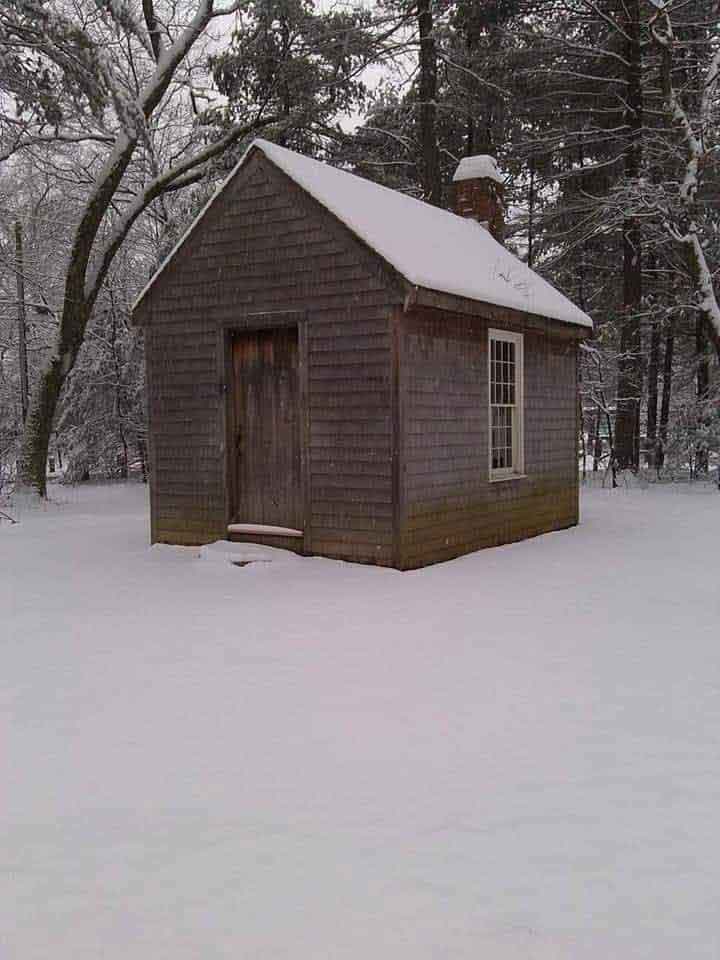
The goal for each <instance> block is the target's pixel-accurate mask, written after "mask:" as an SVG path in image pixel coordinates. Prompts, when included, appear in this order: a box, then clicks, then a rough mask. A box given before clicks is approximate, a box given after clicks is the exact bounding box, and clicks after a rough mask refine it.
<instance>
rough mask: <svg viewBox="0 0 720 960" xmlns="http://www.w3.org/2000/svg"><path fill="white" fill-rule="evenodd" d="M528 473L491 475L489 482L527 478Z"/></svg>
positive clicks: (504, 481)
mask: <svg viewBox="0 0 720 960" xmlns="http://www.w3.org/2000/svg"><path fill="white" fill-rule="evenodd" d="M527 476H528V475H527V474H526V473H509V474H508V475H507V476H505V477H490V480H489V481H488V482H489V483H506V482H507V481H508V480H527Z"/></svg>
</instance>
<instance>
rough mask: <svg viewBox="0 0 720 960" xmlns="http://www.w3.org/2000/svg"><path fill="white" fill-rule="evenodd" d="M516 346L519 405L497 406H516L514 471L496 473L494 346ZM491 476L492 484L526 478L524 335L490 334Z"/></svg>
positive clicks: (489, 434)
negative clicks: (504, 344) (494, 443)
mask: <svg viewBox="0 0 720 960" xmlns="http://www.w3.org/2000/svg"><path fill="white" fill-rule="evenodd" d="M498 341H499V342H505V343H513V344H515V403H514V404H506V405H502V404H501V405H498V404H495V406H512V407H513V409H514V415H513V431H512V444H513V445H512V462H513V465H512V467H500V468H495V469H493V437H492V423H493V413H492V411H493V406H494V404H493V403H492V345H493V342H498ZM487 354H488V375H487V387H488V476H489V478H490V481H491V482H494V481H496V480H513V479H516V478H517V477H524V476H525V357H524V349H523V335H522V334H521V333H512V332H511V331H509V330H495V329H493V328H490V329H489V330H488V347H487Z"/></svg>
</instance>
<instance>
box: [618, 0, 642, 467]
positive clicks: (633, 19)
mask: <svg viewBox="0 0 720 960" xmlns="http://www.w3.org/2000/svg"><path fill="white" fill-rule="evenodd" d="M623 8H624V11H625V12H624V15H623V18H622V19H623V26H624V28H625V32H626V34H627V37H628V39H627V42H626V45H625V57H626V60H627V63H628V66H627V73H626V76H627V109H626V117H625V123H626V125H627V127H628V130H629V139H630V142H629V144H628V147H627V150H626V151H625V162H624V166H625V170H624V173H625V178H626V180H628V181H633V180H635V181H636V180H637V179H638V178H639V177H640V174H641V171H642V129H643V100H642V47H641V44H640V0H623ZM641 305H642V231H641V228H640V223H639V221H638V220H637V219H636V218H635V217H627V218H626V219H625V221H624V223H623V317H622V323H621V327H620V359H619V364H618V390H617V415H616V423H615V454H616V458H617V462H618V466H619V467H620V468H621V469H624V468H626V467H632V468H634V469H636V468H637V467H638V465H639V462H640V398H641V395H642V356H641V342H640V308H641Z"/></svg>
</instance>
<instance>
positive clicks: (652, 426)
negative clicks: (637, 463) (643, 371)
mask: <svg viewBox="0 0 720 960" xmlns="http://www.w3.org/2000/svg"><path fill="white" fill-rule="evenodd" d="M659 375H660V323H659V321H658V320H657V319H656V318H653V320H652V327H651V330H650V359H649V361H648V386H647V448H648V451H649V455H650V458H651V459H652V460H653V462H652V463H651V464H650V465H651V466H652V465H654V452H653V451H654V450H655V441H656V440H657V416H658V377H659Z"/></svg>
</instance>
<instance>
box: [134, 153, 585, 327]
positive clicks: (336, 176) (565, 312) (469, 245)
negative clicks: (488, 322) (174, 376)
mask: <svg viewBox="0 0 720 960" xmlns="http://www.w3.org/2000/svg"><path fill="white" fill-rule="evenodd" d="M253 149H257V150H261V151H262V152H263V153H264V154H265V156H266V157H267V158H268V159H269V160H270V161H271V162H272V163H274V164H275V165H276V166H277V167H278V168H279V169H280V170H282V171H283V173H285V174H287V176H288V177H290V179H292V180H294V181H295V183H297V184H298V185H299V186H300V187H302V188H303V189H304V190H306V191H307V192H308V193H309V194H310V195H311V196H312V197H314V198H315V200H317V201H318V202H319V203H320V204H322V206H324V207H325V208H326V209H327V210H329V211H330V212H331V213H333V214H334V215H335V216H336V217H337V218H338V219H339V220H340V221H342V223H344V224H345V225H346V226H347V227H348V228H349V229H350V230H351V231H352V232H353V233H355V234H356V235H357V236H358V237H359V238H360V239H361V240H362V241H363V242H364V243H366V244H367V245H368V246H369V247H371V248H372V249H373V250H374V251H375V252H376V253H378V254H379V255H380V256H381V257H382V258H383V260H385V261H386V262H387V263H388V264H390V266H392V267H394V268H395V270H396V271H397V272H398V273H399V274H401V275H402V276H403V277H404V278H405V279H406V280H407V281H408V282H409V283H410V284H412V285H413V286H416V287H423V288H425V289H428V290H434V291H437V292H439V293H448V294H454V295H455V296H459V297H465V298H468V299H470V300H479V301H481V302H485V303H492V304H496V305H497V306H501V307H509V308H511V309H514V310H521V311H523V312H526V313H534V314H538V315H540V316H543V317H550V318H553V319H555V320H561V321H564V322H565V323H572V324H577V325H579V326H583V327H592V320H591V319H590V317H589V316H587V314H585V313H583V311H582V310H580V309H579V308H578V307H576V306H575V304H573V303H572V302H571V301H570V300H568V298H567V297H566V296H564V294H562V293H560V292H559V291H558V290H556V289H555V288H554V287H552V286H551V285H550V284H549V283H548V282H547V281H546V280H543V278H542V277H540V276H538V274H536V273H535V272H534V271H533V270H531V269H530V268H529V267H527V266H526V265H525V264H524V263H522V261H520V260H518V258H517V257H516V256H515V255H514V254H512V253H511V252H510V251H509V250H507V249H505V247H503V246H502V245H501V244H499V243H498V242H497V241H496V240H495V239H494V238H493V237H492V236H491V235H490V234H489V233H488V231H487V230H485V229H484V228H483V227H481V226H480V224H479V223H477V222H476V221H475V220H471V219H466V218H464V217H459V216H457V215H456V214H454V213H450V212H449V211H447V210H441V209H440V208H438V207H433V206H430V204H427V203H424V202H423V201H422V200H416V199H414V198H413V197H409V196H407V195H406V194H403V193H399V192H398V191H397V190H391V189H389V188H388V187H382V186H380V185H378V184H376V183H373V182H372V181H371V180H364V179H363V178H362V177H357V176H355V175H354V174H351V173H347V172H346V171H344V170H338V169H337V168H336V167H331V166H330V165H329V164H327V163H322V162H321V161H318V160H311V159H310V158H309V157H304V156H302V155H301V154H299V153H295V152H293V151H292V150H287V149H286V148H285V147H279V146H277V145H276V144H274V143H269V142H268V141H267V140H260V139H257V140H254V141H253V142H252V143H251V145H250V147H249V148H248V150H247V151H246V152H245V154H244V155H243V157H242V158H241V160H240V161H239V163H238V164H237V166H236V167H235V169H234V170H233V171H232V173H231V174H230V176H229V177H228V178H227V180H226V181H225V183H224V184H223V187H222V188H221V190H220V191H218V193H216V194H215V196H214V197H213V198H212V199H211V200H210V201H209V203H208V204H206V206H205V207H204V208H203V209H202V210H201V211H200V214H199V215H198V216H197V217H196V219H195V221H194V222H193V223H192V224H191V226H190V228H189V229H188V231H187V232H186V233H185V235H184V236H183V237H182V239H181V240H180V242H179V243H178V244H177V246H176V247H175V249H174V250H173V251H172V253H171V254H170V255H169V256H168V258H167V259H166V260H165V262H164V263H163V264H162V266H161V267H160V268H159V269H158V271H157V272H156V273H155V275H154V276H153V277H152V279H151V280H150V282H149V283H148V284H147V286H146V287H145V289H144V290H143V291H142V293H141V294H140V296H139V297H138V298H137V300H136V301H135V305H134V307H133V309H135V308H136V307H137V306H138V305H139V303H140V301H141V300H142V299H143V298H144V296H145V294H146V293H147V292H148V291H149V290H150V288H151V287H152V285H153V284H154V283H155V281H156V280H157V278H158V277H159V276H160V274H161V273H162V271H163V270H164V268H165V267H166V266H167V264H168V263H169V262H170V261H171V260H172V258H173V257H174V255H175V253H176V252H177V250H178V249H179V247H180V246H181V245H182V244H183V243H184V242H185V240H186V239H187V238H188V237H189V236H190V234H191V233H192V231H193V230H194V228H195V226H196V225H197V224H199V222H200V221H201V220H202V218H203V216H204V215H205V213H206V211H207V210H208V208H209V207H210V205H211V204H212V203H214V202H215V200H216V199H217V197H218V195H219V193H221V192H222V190H224V189H225V187H226V186H227V184H228V183H229V182H230V181H231V180H232V179H233V177H234V176H235V174H236V173H237V171H238V170H239V169H240V168H241V167H242V165H243V164H244V163H245V161H246V159H247V157H248V156H249V154H250V152H251V151H252V150H253Z"/></svg>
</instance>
